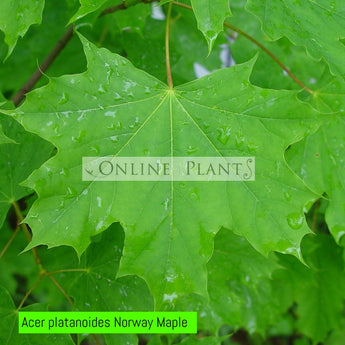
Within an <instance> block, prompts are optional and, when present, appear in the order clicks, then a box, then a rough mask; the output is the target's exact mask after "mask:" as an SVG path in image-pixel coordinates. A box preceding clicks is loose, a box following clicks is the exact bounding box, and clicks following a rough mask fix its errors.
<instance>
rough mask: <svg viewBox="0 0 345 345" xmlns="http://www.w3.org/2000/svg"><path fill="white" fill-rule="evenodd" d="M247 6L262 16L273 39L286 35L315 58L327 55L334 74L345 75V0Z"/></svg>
mask: <svg viewBox="0 0 345 345" xmlns="http://www.w3.org/2000/svg"><path fill="white" fill-rule="evenodd" d="M247 8H248V9H249V10H250V11H251V12H253V13H254V14H256V15H257V16H258V17H259V18H260V19H261V21H262V26H263V29H264V31H265V32H266V33H267V34H268V35H269V37H270V38H272V39H274V40H276V39H278V38H280V37H282V36H286V37H288V38H289V39H290V40H291V41H292V42H293V43H294V44H296V45H303V46H305V47H306V48H307V50H308V52H309V53H310V55H311V56H313V57H314V58H316V59H321V58H324V59H325V60H326V61H327V62H328V64H329V66H330V68H331V71H332V72H333V73H335V74H341V75H344V74H345V67H344V59H345V47H344V44H343V43H342V41H341V39H342V38H344V37H345V34H344V25H345V8H344V2H343V0H335V1H329V2H327V1H322V0H317V1H314V0H305V1H298V2H297V1H294V0H271V1H265V0H248V3H247Z"/></svg>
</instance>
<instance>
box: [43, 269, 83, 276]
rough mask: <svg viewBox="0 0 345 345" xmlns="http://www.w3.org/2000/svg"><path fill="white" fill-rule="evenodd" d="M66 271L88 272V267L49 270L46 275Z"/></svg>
mask: <svg viewBox="0 0 345 345" xmlns="http://www.w3.org/2000/svg"><path fill="white" fill-rule="evenodd" d="M65 272H88V269H86V268H67V269H63V270H57V271H51V272H47V274H46V275H48V276H49V275H52V274H58V273H65Z"/></svg>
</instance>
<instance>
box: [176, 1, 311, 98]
mask: <svg viewBox="0 0 345 345" xmlns="http://www.w3.org/2000/svg"><path fill="white" fill-rule="evenodd" d="M172 3H173V4H174V5H178V6H180V7H183V8H187V9H189V10H193V8H192V7H191V6H189V5H185V4H182V3H180V2H177V1H172ZM224 26H226V27H227V28H229V29H231V30H233V31H235V32H237V33H238V34H240V35H242V36H244V37H245V38H247V39H248V40H250V41H251V42H253V43H254V44H255V45H257V46H258V47H259V48H260V49H261V50H262V51H264V52H265V53H266V54H267V55H268V56H269V57H270V58H272V59H273V60H274V61H275V62H276V63H277V64H278V65H279V66H280V67H281V68H282V69H283V70H284V71H285V72H286V73H287V74H288V75H289V77H290V78H292V79H293V80H294V81H295V82H296V83H297V84H298V85H300V86H301V87H302V88H303V89H304V90H305V91H307V92H309V93H310V94H313V93H314V91H312V90H311V89H309V88H308V87H307V86H306V85H304V84H303V83H302V82H301V81H300V80H299V79H298V78H297V77H296V76H295V75H294V74H293V73H292V72H291V71H290V70H289V69H288V68H287V67H286V66H285V65H284V64H283V63H282V62H281V61H280V60H279V59H278V58H277V57H276V56H275V55H274V54H273V53H272V52H270V51H269V50H268V49H267V48H266V47H264V46H263V45H262V44H261V43H260V42H258V41H257V40H256V39H255V38H254V37H252V36H250V35H248V34H247V33H245V32H244V31H242V30H241V29H238V28H237V27H235V26H233V25H231V24H228V23H224Z"/></svg>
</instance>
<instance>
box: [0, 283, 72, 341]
mask: <svg viewBox="0 0 345 345" xmlns="http://www.w3.org/2000/svg"><path fill="white" fill-rule="evenodd" d="M21 311H47V306H46V305H44V304H32V305H30V306H28V307H25V308H22V309H21ZM0 318H1V322H0V344H13V345H19V344H20V345H31V344H42V345H75V344H74V342H73V340H72V338H71V336H70V335H68V334H18V310H17V309H16V307H15V305H14V303H13V301H12V298H11V296H10V294H9V293H8V291H7V290H6V289H4V288H3V287H2V286H0Z"/></svg>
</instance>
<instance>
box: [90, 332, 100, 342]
mask: <svg viewBox="0 0 345 345" xmlns="http://www.w3.org/2000/svg"><path fill="white" fill-rule="evenodd" d="M91 336H92V338H93V340H94V341H95V342H96V344H97V345H101V342H100V341H99V339H98V338H97V336H96V334H91Z"/></svg>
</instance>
